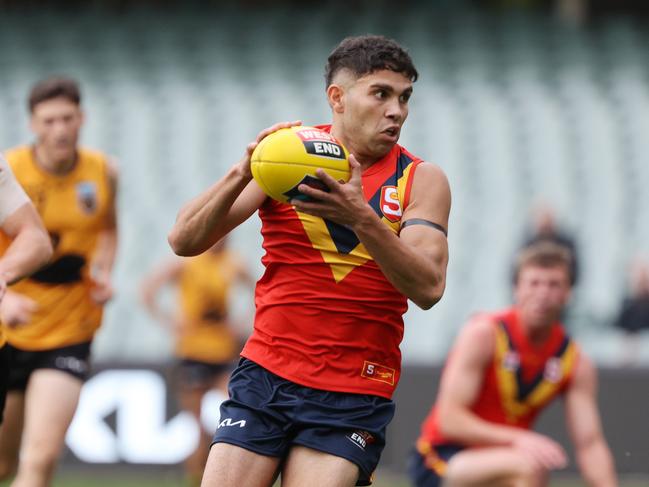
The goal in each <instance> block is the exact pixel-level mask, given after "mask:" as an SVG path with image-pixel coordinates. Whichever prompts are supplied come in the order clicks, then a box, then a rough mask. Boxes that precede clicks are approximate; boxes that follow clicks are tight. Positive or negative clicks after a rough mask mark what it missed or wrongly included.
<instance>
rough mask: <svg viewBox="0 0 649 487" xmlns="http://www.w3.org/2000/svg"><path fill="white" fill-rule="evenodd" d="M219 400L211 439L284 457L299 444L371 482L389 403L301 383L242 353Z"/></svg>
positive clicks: (391, 405) (360, 481)
mask: <svg viewBox="0 0 649 487" xmlns="http://www.w3.org/2000/svg"><path fill="white" fill-rule="evenodd" d="M229 393H230V399H228V400H226V401H224V402H223V403H222V404H221V419H220V423H219V427H218V428H217V430H216V433H215V434H214V443H218V442H224V443H230V444H232V445H237V446H240V447H242V448H245V449H247V450H250V451H253V452H255V453H259V454H261V455H266V456H271V457H278V458H285V457H286V455H287V454H288V451H289V449H290V448H291V447H292V446H295V445H302V446H306V447H308V448H312V449H314V450H318V451H322V452H325V453H329V454H331V455H335V456H338V457H342V458H345V459H347V460H349V461H350V462H353V463H354V464H356V465H358V467H359V469H360V475H359V479H358V482H357V484H356V485H370V484H371V483H372V479H371V477H372V473H373V472H374V470H375V469H376V466H377V465H378V463H379V459H380V457H381V452H382V451H383V447H384V446H385V430H386V428H387V426H388V424H389V423H390V421H391V420H392V417H393V416H394V403H393V402H392V401H391V400H389V399H385V398H383V397H378V396H373V395H369V394H348V393H341V392H330V391H323V390H320V389H312V388H310V387H304V386H301V385H298V384H295V383H294V382H291V381H288V380H286V379H283V378H281V377H279V376H277V375H275V374H272V373H271V372H268V371H267V370H266V369H264V368H263V367H260V366H259V365H257V364H256V363H254V362H252V361H250V360H247V359H242V360H241V361H240V362H239V366H238V367H237V369H236V370H235V371H234V372H233V374H232V378H231V379H230V385H229Z"/></svg>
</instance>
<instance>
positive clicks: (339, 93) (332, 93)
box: [327, 83, 345, 113]
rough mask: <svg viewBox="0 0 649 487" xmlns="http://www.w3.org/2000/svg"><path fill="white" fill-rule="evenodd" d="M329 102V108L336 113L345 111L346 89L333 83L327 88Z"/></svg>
mask: <svg viewBox="0 0 649 487" xmlns="http://www.w3.org/2000/svg"><path fill="white" fill-rule="evenodd" d="M327 100H328V101H329V106H330V107H331V109H332V110H333V111H334V112H336V113H342V112H344V111H345V89H344V88H343V87H342V86H341V85H339V84H336V83H332V84H330V85H329V87H328V88H327Z"/></svg>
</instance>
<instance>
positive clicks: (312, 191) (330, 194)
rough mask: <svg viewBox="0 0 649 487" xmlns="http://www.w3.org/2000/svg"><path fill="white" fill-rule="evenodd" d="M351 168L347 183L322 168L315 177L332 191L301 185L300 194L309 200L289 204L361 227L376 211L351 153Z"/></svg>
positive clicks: (342, 223) (358, 166)
mask: <svg viewBox="0 0 649 487" xmlns="http://www.w3.org/2000/svg"><path fill="white" fill-rule="evenodd" d="M349 166H350V169H351V177H350V178H349V181H347V182H340V181H336V180H335V179H334V178H332V177H331V176H330V175H329V174H327V173H326V172H325V171H324V170H323V169H318V170H317V171H316V175H317V176H318V178H319V179H321V180H322V182H323V183H324V184H325V185H326V186H327V188H328V190H329V191H323V190H321V189H318V188H314V187H312V186H309V185H306V184H300V185H299V186H298V188H297V189H298V191H299V192H300V193H303V194H305V195H306V196H308V197H309V200H306V201H304V200H298V199H293V200H291V201H290V203H291V204H292V205H293V206H294V207H295V209H297V210H298V211H301V212H303V213H308V214H310V215H315V216H319V217H321V218H325V219H327V220H331V221H334V222H336V223H338V224H340V225H345V226H347V227H349V228H351V229H354V227H355V226H356V225H359V224H362V222H363V220H364V218H366V217H367V216H368V215H371V214H373V213H374V211H373V210H372V208H371V207H370V206H369V204H368V203H367V201H365V197H364V196H363V187H362V185H361V165H360V164H359V162H358V161H357V160H356V158H355V157H354V156H353V155H352V154H350V155H349Z"/></svg>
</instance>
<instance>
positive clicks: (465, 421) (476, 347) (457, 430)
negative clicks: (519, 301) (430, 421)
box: [438, 318, 567, 469]
mask: <svg viewBox="0 0 649 487" xmlns="http://www.w3.org/2000/svg"><path fill="white" fill-rule="evenodd" d="M493 330H494V327H493V324H492V323H491V322H490V321H488V320H485V319H482V318H477V319H476V320H474V321H473V322H471V323H470V324H469V325H468V326H466V327H464V329H463V330H462V331H461V332H460V335H459V337H458V339H457V342H456V344H455V346H454V348H453V351H452V352H451V356H450V360H449V362H448V364H447V366H446V368H445V369H444V373H443V375H442V380H441V384H440V390H439V395H438V405H439V424H440V428H441V431H442V434H443V435H444V436H446V437H447V438H449V440H451V441H454V442H458V443H460V444H463V445H470V446H503V447H512V448H515V449H518V450H522V451H524V452H526V453H527V454H529V455H530V456H532V457H533V459H534V460H535V461H536V462H537V463H538V464H539V465H540V466H543V467H545V468H548V469H553V468H560V467H563V466H565V464H566V461H567V459H566V454H565V452H564V450H563V448H562V447H561V446H560V445H559V444H558V443H556V442H555V441H554V440H552V439H550V438H548V437H546V436H544V435H541V434H538V433H535V432H533V431H527V430H523V429H519V428H513V427H510V426H503V425H498V424H494V423H490V422H488V421H485V420H483V419H481V418H480V417H478V416H477V415H476V414H474V413H473V412H472V410H471V406H472V405H473V404H474V403H475V401H476V400H477V397H478V394H479V392H480V388H481V386H482V380H483V377H484V373H485V370H486V368H487V367H488V366H489V364H490V363H491V362H492V360H493V352H492V351H493V349H494V340H495V336H494V331H493Z"/></svg>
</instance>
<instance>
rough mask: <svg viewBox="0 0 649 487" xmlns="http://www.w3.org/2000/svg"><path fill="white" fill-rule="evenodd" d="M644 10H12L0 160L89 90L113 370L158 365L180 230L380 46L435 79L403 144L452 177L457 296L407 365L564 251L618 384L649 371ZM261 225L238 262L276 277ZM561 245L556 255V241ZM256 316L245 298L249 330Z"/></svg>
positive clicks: (536, 6)
mask: <svg viewBox="0 0 649 487" xmlns="http://www.w3.org/2000/svg"><path fill="white" fill-rule="evenodd" d="M647 14H649V2H646V1H640V0H637V1H631V0H628V1H624V0H609V1H605V0H592V1H587V0H563V1H553V2H551V1H540V0H539V1H532V0H528V1H523V0H519V1H515V0H510V1H505V0H502V1H496V0H493V1H477V0H476V1H468V0H465V1H463V0H446V1H442V0H437V1H434V0H430V1H414V0H410V1H401V2H388V1H378V0H374V1H361V0H356V1H346V2H321V3H318V4H315V3H313V2H298V1H273V2H270V1H262V0H244V1H234V0H230V1H217V0H213V1H185V2H180V1H175V2H174V1H169V0H168V1H162V0H142V1H126V0H94V1H73V0H68V1H53V0H50V1H36V0H0V148H2V149H5V148H8V147H11V146H15V145H17V144H20V143H25V142H28V141H29V140H31V135H30V132H29V127H28V113H27V109H26V101H25V100H26V96H27V92H28V90H29V88H30V86H31V85H32V84H33V83H34V82H36V81H37V80H39V79H40V78H42V77H44V76H48V75H51V74H64V75H68V76H72V77H74V78H76V79H78V80H79V81H80V82H81V85H82V89H83V96H84V99H83V106H84V109H85V113H86V116H87V120H86V125H85V128H84V132H83V136H82V142H83V144H84V145H88V146H91V147H95V148H98V149H101V150H104V151H107V152H108V153H110V154H112V155H113V156H115V158H116V159H117V160H118V163H119V169H120V174H121V188H120V194H119V220H120V222H119V224H120V242H119V255H118V261H117V267H116V274H115V284H116V297H115V298H114V300H113V302H112V303H111V304H110V306H109V307H108V309H107V315H106V320H105V322H104V325H103V327H102V330H101V332H100V334H99V336H98V337H97V340H96V343H95V345H94V354H95V358H96V359H97V360H99V361H102V360H103V361H106V360H110V361H115V360H126V361H130V362H133V361H159V360H162V359H165V358H167V357H169V355H170V353H171V340H170V337H169V336H168V335H167V334H166V333H165V331H164V330H163V329H162V328H161V327H159V326H158V325H157V324H155V323H153V321H152V319H151V318H150V317H148V316H147V314H146V313H145V311H144V309H143V307H142V305H141V303H140V302H139V299H138V294H139V293H138V288H139V285H140V282H141V277H142V276H143V275H144V274H145V273H146V272H148V271H149V270H150V269H151V267H152V266H153V265H154V264H155V263H157V262H158V261H159V260H160V259H161V258H163V257H164V256H167V255H170V254H171V252H170V249H169V247H168V245H167V242H166V235H167V232H168V231H169V229H170V227H171V225H172V223H173V221H174V218H175V215H176V213H177V211H178V209H179V208H180V206H181V205H182V203H183V202H185V201H186V200H187V199H189V198H190V197H192V196H194V195H195V194H197V193H198V192H199V191H201V190H202V189H204V188H206V187H207V186H208V185H210V184H211V183H212V182H213V181H214V180H216V179H217V178H219V177H220V176H221V175H222V174H223V173H224V172H225V171H226V170H227V168H228V167H229V166H230V165H232V164H233V163H234V162H236V161H237V160H238V159H239V158H240V156H241V154H242V153H243V150H244V148H245V146H246V144H247V143H248V142H249V141H250V140H252V139H253V138H254V137H255V135H256V134H257V133H258V132H259V131H260V130H261V129H262V128H264V127H266V126H268V125H270V124H272V123H274V122H276V121H280V120H294V119H302V120H303V121H304V123H305V124H309V125H311V124H318V123H326V122H328V121H329V119H330V115H329V108H328V106H327V103H326V100H325V95H324V79H323V66H324V63H325V61H326V57H327V55H328V53H329V52H330V51H331V50H332V48H333V47H334V46H335V45H336V44H337V43H338V42H339V41H340V40H341V39H342V38H343V37H345V36H347V35H353V34H363V33H376V34H384V35H387V36H390V37H393V38H395V39H397V40H398V41H399V42H401V43H403V44H404V45H405V46H406V47H407V48H409V50H410V52H411V54H412V56H413V58H414V61H415V64H416V66H417V68H418V69H419V72H420V79H419V81H417V83H416V84H415V94H414V96H413V98H412V101H411V111H410V118H409V120H408V122H407V123H406V126H405V128H404V131H403V135H402V139H401V143H402V144H403V145H404V146H406V147H407V148H408V149H409V150H411V151H412V152H413V153H415V154H417V155H419V156H421V157H423V158H424V159H426V160H429V161H433V162H435V163H437V164H439V165H440V166H441V167H442V168H443V169H444V170H445V172H446V173H447V175H448V177H449V179H450V183H451V187H452V191H453V208H452V215H451V224H450V235H449V245H450V253H451V257H450V263H449V268H448V286H447V289H446V293H445V296H444V298H443V300H442V301H441V302H440V303H439V304H438V305H437V306H435V307H434V308H433V310H432V311H428V312H422V311H420V310H417V309H414V306H411V310H410V311H409V312H408V314H407V315H406V334H405V338H404V343H403V346H402V350H403V355H404V360H405V361H406V363H411V364H412V363H422V364H432V363H439V362H441V361H442V360H443V358H444V357H445V354H446V353H447V351H448V347H449V346H450V344H451V342H452V339H453V338H454V336H455V335H456V333H457V330H458V328H459V326H460V325H461V324H462V323H463V322H464V321H465V320H466V319H467V318H468V317H469V316H470V315H471V314H473V313H474V312H476V311H480V310H488V309H494V308H498V307H502V306H505V305H507V304H508V302H509V300H510V297H511V296H510V287H511V262H512V257H513V255H514V254H515V252H516V250H517V249H518V248H519V247H520V246H521V245H522V244H523V243H524V242H526V241H528V240H530V239H532V238H535V234H539V233H540V234H542V235H543V238H546V237H547V236H548V235H550V234H551V233H552V232H554V233H555V234H557V235H555V237H556V238H559V239H560V240H562V241H564V242H566V243H567V244H568V245H569V246H572V247H573V248H574V250H575V255H576V258H577V266H578V282H577V287H576V291H575V296H574V303H573V305H572V306H571V308H570V311H569V313H568V315H567V316H566V321H567V324H568V327H569V329H570V330H571V332H572V333H573V334H574V335H575V336H576V337H577V339H578V340H579V341H580V342H581V343H582V345H583V346H584V348H585V349H586V350H587V351H588V352H589V353H590V354H591V355H592V356H593V357H594V358H595V359H596V360H597V361H598V362H599V363H600V364H604V365H633V364H636V365H637V364H640V365H643V364H644V365H646V364H649V331H647V330H646V329H647V328H649V318H647V314H649V312H648V311H647V308H648V306H647V301H648V299H649V298H648V297H647V295H649V277H648V275H647V271H646V265H647V263H646V262H647V260H646V259H647V256H648V252H649V218H647V210H648V209H649V191H647V188H648V187H649V161H648V157H649V137H648V136H647V134H649V116H648V114H649V49H647V46H649V29H647V26H648V25H647V23H648V20H647V19H648V16H647ZM259 227H260V225H259V221H258V219H257V218H252V219H251V220H250V221H249V222H247V223H246V224H245V225H243V226H242V227H241V228H240V229H238V230H237V231H236V232H235V234H234V235H233V237H232V239H231V244H232V246H233V247H235V248H236V249H237V250H238V251H239V252H240V253H241V254H243V255H244V256H245V259H246V261H247V264H248V265H249V267H250V269H251V271H252V272H253V273H254V274H255V275H256V276H260V275H261V273H262V270H263V269H262V266H261V263H260V258H261V255H262V249H261V245H260V242H261V238H260V235H259ZM552 238H554V237H552ZM252 306H253V305H252V296H251V295H250V293H249V292H244V291H241V292H240V293H237V298H236V303H235V313H236V314H237V315H238V316H239V319H240V320H241V321H245V322H247V323H248V325H247V326H251V325H250V324H249V323H250V321H251V317H252Z"/></svg>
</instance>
